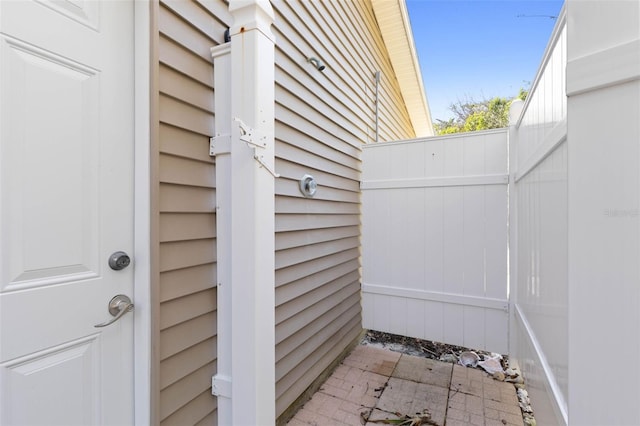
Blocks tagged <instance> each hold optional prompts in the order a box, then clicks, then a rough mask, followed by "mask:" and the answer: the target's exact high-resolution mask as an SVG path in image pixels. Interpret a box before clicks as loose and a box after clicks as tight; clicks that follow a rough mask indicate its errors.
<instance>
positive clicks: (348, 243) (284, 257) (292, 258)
mask: <svg viewBox="0 0 640 426" xmlns="http://www.w3.org/2000/svg"><path fill="white" fill-rule="evenodd" d="M359 246H360V239H359V238H358V237H352V238H344V239H340V240H333V241H326V242H323V243H318V244H312V245H307V246H304V247H296V248H292V249H288V250H280V251H277V252H276V256H275V265H276V269H280V268H286V267H288V266H292V265H297V264H301V263H305V262H308V261H309V260H313V259H318V258H320V257H324V256H327V255H329V254H332V253H336V252H341V251H344V250H348V249H352V248H358V247H359Z"/></svg>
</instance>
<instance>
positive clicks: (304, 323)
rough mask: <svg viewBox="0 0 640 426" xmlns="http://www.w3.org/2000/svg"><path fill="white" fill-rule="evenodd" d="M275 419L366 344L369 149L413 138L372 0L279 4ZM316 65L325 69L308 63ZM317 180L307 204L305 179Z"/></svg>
mask: <svg viewBox="0 0 640 426" xmlns="http://www.w3.org/2000/svg"><path fill="white" fill-rule="evenodd" d="M272 4H273V7H274V11H275V12H276V23H275V25H274V30H273V31H274V34H275V36H276V105H275V106H276V163H275V168H276V171H277V172H278V173H280V174H281V175H282V176H281V177H280V178H279V179H276V194H275V203H276V311H275V315H276V414H277V415H278V416H279V415H281V414H282V413H283V412H284V410H286V409H287V407H288V406H289V405H290V404H291V403H293V402H294V401H295V400H296V399H297V398H298V397H299V396H300V395H301V394H302V392H304V390H305V389H306V388H307V387H308V386H309V385H310V384H311V383H312V382H313V381H314V380H315V379H316V377H317V376H318V375H319V374H320V373H321V372H322V371H323V370H324V369H325V368H327V367H328V366H329V364H331V362H332V361H333V360H334V359H335V358H336V357H337V356H338V355H339V354H340V353H341V352H342V351H343V350H344V349H345V347H346V346H347V345H348V344H349V343H350V342H351V341H352V340H353V339H354V338H356V337H357V336H358V334H359V333H360V331H361V329H362V328H361V327H362V326H361V314H360V273H359V267H360V248H359V247H360V170H361V160H360V157H361V145H362V144H363V143H369V142H373V141H374V138H375V119H374V116H375V96H374V93H375V79H374V74H375V71H377V70H380V71H381V72H382V79H381V87H380V139H381V140H391V139H406V138H410V137H413V136H414V133H413V128H412V127H411V124H410V121H409V117H408V114H407V111H406V109H405V107H404V103H403V100H402V96H401V94H400V90H399V87H398V84H397V81H396V80H395V76H394V74H393V70H392V68H391V65H390V62H389V58H388V55H387V52H386V50H385V47H384V44H383V42H382V39H381V37H380V35H379V32H378V30H377V23H376V21H375V18H374V15H373V10H372V8H371V5H370V3H369V2H367V1H362V2H357V1H348V2H347V1H322V2H320V1H305V2H302V1H287V2H284V1H275V2H273V3H272ZM311 56H313V57H317V58H319V59H320V60H321V61H322V62H323V63H324V65H325V66H326V68H325V69H324V70H323V71H322V72H321V71H319V70H317V69H316V68H315V66H314V65H312V64H311V63H308V62H307V58H308V57H311ZM305 173H309V174H311V175H313V176H314V177H315V178H316V180H317V182H318V192H317V194H316V195H315V197H313V198H304V197H303V196H302V194H301V193H300V191H299V189H298V180H299V179H300V178H301V177H302V176H303V175H304V174H305Z"/></svg>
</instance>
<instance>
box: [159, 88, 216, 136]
mask: <svg viewBox="0 0 640 426" xmlns="http://www.w3.org/2000/svg"><path fill="white" fill-rule="evenodd" d="M158 117H159V118H160V121H161V122H162V123H167V124H171V125H172V126H175V127H180V128H182V129H186V130H190V131H192V132H195V133H199V134H201V135H205V136H209V137H211V136H213V114H212V113H211V112H207V111H204V110H202V109H200V108H196V107H195V106H193V105H190V104H188V103H186V102H183V101H181V100H178V99H176V98H172V97H170V96H167V95H164V94H161V95H160V99H159V102H158Z"/></svg>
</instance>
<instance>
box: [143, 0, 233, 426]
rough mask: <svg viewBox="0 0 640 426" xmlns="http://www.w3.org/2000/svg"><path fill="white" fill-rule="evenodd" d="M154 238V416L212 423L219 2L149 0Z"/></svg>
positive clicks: (223, 21) (225, 17)
mask: <svg viewBox="0 0 640 426" xmlns="http://www.w3.org/2000/svg"><path fill="white" fill-rule="evenodd" d="M151 7H152V11H153V15H152V16H154V17H155V25H157V30H156V31H155V32H154V34H152V41H153V43H154V45H155V46H154V49H155V50H154V52H155V53H156V55H157V62H156V69H155V70H154V72H155V73H157V74H155V77H154V79H155V81H156V89H157V91H156V92H155V94H156V95H157V101H158V104H157V111H156V116H155V125H156V126H157V128H156V132H157V140H156V141H154V144H153V146H154V147H155V149H156V152H155V153H152V155H156V156H157V157H156V159H155V160H156V161H157V172H156V173H155V179H154V184H155V185H157V187H156V190H157V192H156V193H157V198H156V199H155V200H154V202H153V208H154V209H155V211H154V212H153V213H154V214H155V215H157V224H158V225H157V229H156V232H157V234H156V235H155V240H156V243H157V245H158V250H157V258H156V259H155V261H156V262H157V263H156V264H157V269H158V270H159V271H156V272H157V274H158V275H157V276H156V277H157V281H158V282H157V283H156V284H155V285H154V288H155V289H156V291H157V294H155V295H154V297H155V298H156V303H157V304H159V306H157V305H156V306H157V310H158V311H157V322H158V324H156V327H157V334H156V350H157V358H156V359H157V364H158V365H156V368H155V372H156V375H157V377H156V379H155V380H154V383H155V388H154V389H153V392H154V397H155V404H154V412H155V414H156V421H157V423H160V424H162V425H196V424H207V425H211V424H215V423H216V421H217V413H216V406H217V403H216V398H215V397H214V396H212V394H211V376H212V375H214V374H215V372H216V358H217V347H216V345H217V339H216V327H217V325H216V320H217V317H216V315H217V292H216V217H215V204H216V202H215V196H216V191H215V187H216V182H215V161H214V159H212V158H211V157H210V156H209V137H211V136H213V126H214V109H213V105H214V88H213V65H212V61H211V56H210V52H209V49H210V48H211V47H212V46H215V45H217V44H219V43H221V42H222V40H223V34H224V30H225V29H226V28H227V27H228V25H229V23H230V16H229V13H228V11H227V5H226V4H225V3H224V2H223V1H213V2H212V1H184V0H180V1H163V2H161V3H160V4H152V6H151Z"/></svg>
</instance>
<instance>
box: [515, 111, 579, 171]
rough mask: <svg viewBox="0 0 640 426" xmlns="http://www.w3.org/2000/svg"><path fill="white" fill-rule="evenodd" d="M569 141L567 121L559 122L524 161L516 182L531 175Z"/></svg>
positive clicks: (519, 168)
mask: <svg viewBox="0 0 640 426" xmlns="http://www.w3.org/2000/svg"><path fill="white" fill-rule="evenodd" d="M566 140H567V120H566V119H564V120H562V121H561V122H559V123H558V124H557V125H556V126H555V127H554V128H553V129H552V130H551V132H550V133H549V134H548V135H547V137H546V138H544V141H543V142H542V143H541V144H540V145H539V146H538V149H536V150H535V152H534V153H533V154H531V155H530V156H529V158H527V159H526V160H525V161H523V165H522V167H518V170H517V171H516V173H515V181H516V182H518V181H520V179H522V178H523V177H525V176H526V175H527V174H529V172H530V171H532V170H533V169H535V168H536V166H538V165H539V164H540V163H542V162H543V161H544V159H545V158H547V157H548V156H550V155H551V154H552V153H553V152H554V151H555V150H556V149H558V147H559V146H560V145H562V143H563V142H564V141H566Z"/></svg>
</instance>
